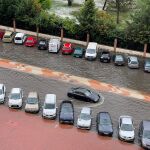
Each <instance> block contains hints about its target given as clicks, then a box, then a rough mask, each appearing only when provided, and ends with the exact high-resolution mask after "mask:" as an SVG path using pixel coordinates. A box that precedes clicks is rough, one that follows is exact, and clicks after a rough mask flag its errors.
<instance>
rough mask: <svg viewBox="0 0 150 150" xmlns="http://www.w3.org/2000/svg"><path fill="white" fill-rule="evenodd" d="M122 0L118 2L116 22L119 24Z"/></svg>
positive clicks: (117, 0)
mask: <svg viewBox="0 0 150 150" xmlns="http://www.w3.org/2000/svg"><path fill="white" fill-rule="evenodd" d="M119 1H120V0H116V8H117V19H116V22H117V24H119V16H120V2H119Z"/></svg>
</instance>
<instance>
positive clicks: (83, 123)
mask: <svg viewBox="0 0 150 150" xmlns="http://www.w3.org/2000/svg"><path fill="white" fill-rule="evenodd" d="M91 112H92V111H91V109H90V108H88V107H83V108H82V110H81V113H80V115H79V117H78V120H77V128H81V129H88V130H89V129H90V128H91V123H92V118H91Z"/></svg>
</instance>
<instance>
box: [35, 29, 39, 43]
mask: <svg viewBox="0 0 150 150" xmlns="http://www.w3.org/2000/svg"><path fill="white" fill-rule="evenodd" d="M36 38H37V41H38V39H39V26H36Z"/></svg>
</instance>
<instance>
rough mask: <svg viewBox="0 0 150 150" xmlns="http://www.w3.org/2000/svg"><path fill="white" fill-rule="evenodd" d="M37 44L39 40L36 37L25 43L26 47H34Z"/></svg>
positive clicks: (30, 37)
mask: <svg viewBox="0 0 150 150" xmlns="http://www.w3.org/2000/svg"><path fill="white" fill-rule="evenodd" d="M36 43H37V40H36V39H35V38H34V37H32V36H28V37H27V39H26V41H25V46H29V47H33V46H35V45H36Z"/></svg>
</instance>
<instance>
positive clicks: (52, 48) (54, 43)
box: [48, 38, 61, 53]
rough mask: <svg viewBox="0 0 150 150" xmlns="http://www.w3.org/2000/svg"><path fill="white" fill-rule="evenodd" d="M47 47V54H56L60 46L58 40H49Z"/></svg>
mask: <svg viewBox="0 0 150 150" xmlns="http://www.w3.org/2000/svg"><path fill="white" fill-rule="evenodd" d="M48 45H49V48H48V51H49V52H51V53H58V52H59V50H60V45H61V42H60V39H58V38H52V39H50V41H49V44H48Z"/></svg>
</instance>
